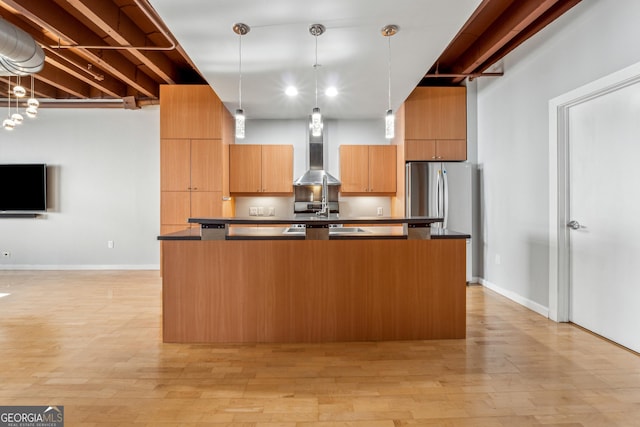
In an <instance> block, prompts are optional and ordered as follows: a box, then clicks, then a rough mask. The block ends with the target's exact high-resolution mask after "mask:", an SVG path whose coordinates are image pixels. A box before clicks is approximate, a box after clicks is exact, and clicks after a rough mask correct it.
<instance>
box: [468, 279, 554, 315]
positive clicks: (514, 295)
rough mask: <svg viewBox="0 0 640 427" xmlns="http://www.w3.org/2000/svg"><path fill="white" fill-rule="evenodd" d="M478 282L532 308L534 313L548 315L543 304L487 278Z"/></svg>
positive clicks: (547, 310)
mask: <svg viewBox="0 0 640 427" xmlns="http://www.w3.org/2000/svg"><path fill="white" fill-rule="evenodd" d="M479 283H480V284H481V285H482V286H484V287H485V288H487V289H491V290H492V291H493V292H495V293H498V294H500V295H502V296H503V297H506V298H509V299H510V300H511V301H513V302H516V303H518V304H520V305H522V306H524V307H527V308H528V309H529V310H533V311H535V312H536V313H538V314H540V315H542V316H544V317H547V318H548V317H549V308H548V307H545V306H543V305H540V304H538V303H537V302H534V301H531V300H530V299H528V298H524V297H523V296H521V295H519V294H517V293H515V292H513V291H510V290H508V289H504V288H501V287H500V286H498V285H496V284H495V283H491V282H489V281H488V280H484V279H482V278H480V279H479Z"/></svg>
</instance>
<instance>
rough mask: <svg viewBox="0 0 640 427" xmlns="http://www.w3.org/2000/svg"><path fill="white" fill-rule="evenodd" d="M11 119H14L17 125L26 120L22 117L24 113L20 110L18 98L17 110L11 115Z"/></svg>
mask: <svg viewBox="0 0 640 427" xmlns="http://www.w3.org/2000/svg"><path fill="white" fill-rule="evenodd" d="M23 89H24V88H23ZM25 93H26V91H25ZM14 94H15V88H14ZM11 120H13V122H14V123H15V124H16V125H21V124H22V121H23V120H24V117H22V114H20V113H19V112H18V98H16V112H15V113H13V114H12V115H11Z"/></svg>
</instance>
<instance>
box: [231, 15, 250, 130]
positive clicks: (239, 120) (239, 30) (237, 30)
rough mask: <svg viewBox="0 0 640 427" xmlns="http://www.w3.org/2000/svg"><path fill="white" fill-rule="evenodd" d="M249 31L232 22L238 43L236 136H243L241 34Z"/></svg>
mask: <svg viewBox="0 0 640 427" xmlns="http://www.w3.org/2000/svg"><path fill="white" fill-rule="evenodd" d="M249 31H251V28H250V27H249V26H248V25H247V24H242V23H237V24H233V32H234V33H236V34H237V35H238V36H239V38H238V45H239V54H238V56H239V61H238V109H237V110H236V138H238V139H243V138H244V119H245V117H244V110H243V109H242V36H244V35H245V34H247V33H248V32H249Z"/></svg>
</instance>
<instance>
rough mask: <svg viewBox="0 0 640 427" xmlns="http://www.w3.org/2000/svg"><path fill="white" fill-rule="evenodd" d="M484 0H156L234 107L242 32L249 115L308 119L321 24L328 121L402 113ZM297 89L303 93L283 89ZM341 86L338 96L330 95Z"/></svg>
mask: <svg viewBox="0 0 640 427" xmlns="http://www.w3.org/2000/svg"><path fill="white" fill-rule="evenodd" d="M480 2H481V0H455V1H451V0H394V1H391V0H315V1H309V0H270V1H264V0H215V1H212V0H188V1H176V0H150V3H151V4H152V6H153V7H154V8H155V9H156V11H157V12H158V13H159V14H160V16H161V17H162V19H163V20H164V22H165V23H166V25H167V26H168V28H169V29H170V30H171V32H172V33H173V35H174V36H175V37H176V38H177V40H178V42H179V43H180V44H181V45H182V47H183V48H184V49H185V51H186V52H187V54H188V55H189V57H190V58H191V59H192V60H193V62H194V63H195V65H196V67H198V69H199V70H200V72H201V73H202V74H203V76H204V77H205V79H206V80H207V81H208V82H209V84H210V85H211V86H212V87H213V89H214V90H215V91H216V93H217V94H218V96H219V97H220V98H221V99H222V101H223V102H224V103H225V105H226V106H227V108H228V109H229V110H230V111H234V110H235V109H236V108H237V107H238V65H239V36H238V35H237V34H235V33H234V32H233V29H232V27H233V24H235V23H237V22H242V23H245V24H247V25H249V26H250V27H251V31H250V32H249V34H247V35H245V36H243V37H242V107H243V109H244V110H245V114H246V116H247V118H248V119H290V118H305V117H307V116H308V115H309V114H310V113H311V109H312V108H313V107H314V106H315V84H314V69H313V64H314V62H315V38H314V37H313V36H312V35H311V34H309V26H310V25H311V24H314V23H319V24H322V25H324V26H325V27H326V32H325V33H324V34H323V35H321V36H319V37H318V39H317V41H318V63H319V64H321V67H320V68H319V69H318V106H319V107H320V109H321V110H322V113H323V115H324V116H325V118H333V119H337V118H340V119H369V118H381V117H383V116H384V113H385V111H386V109H387V103H388V75H387V73H388V39H387V38H386V37H383V36H382V34H381V29H382V27H384V26H385V25H387V24H395V25H398V26H399V27H400V31H399V32H398V33H397V34H396V35H395V36H393V37H392V38H391V79H392V82H391V107H392V108H393V110H394V111H395V110H396V109H397V108H398V107H399V106H400V104H401V103H402V102H403V101H404V99H405V98H406V97H407V96H408V95H409V94H410V93H411V91H412V90H413V88H414V87H415V86H416V85H417V84H418V82H419V81H420V80H421V78H422V76H423V75H424V74H425V73H426V72H427V71H428V69H429V68H430V67H431V65H433V63H434V62H435V61H436V59H437V58H438V57H439V56H440V54H441V53H442V51H443V50H444V49H445V47H446V46H447V45H448V44H449V42H450V41H451V40H452V39H453V37H454V36H455V35H456V34H457V33H458V31H459V30H460V28H461V27H462V25H463V24H464V23H465V22H466V21H467V19H468V18H469V17H470V16H471V14H472V13H473V11H474V10H475V9H476V8H477V7H478V5H479V4H480ZM288 85H295V86H297V87H298V90H299V94H298V96H297V97H295V98H290V97H288V96H286V95H285V94H284V89H285V88H286V87H287V86H288ZM328 85H335V86H336V87H337V88H338V91H339V94H338V96H336V97H334V98H328V97H326V96H325V95H324V88H325V87H326V86H328Z"/></svg>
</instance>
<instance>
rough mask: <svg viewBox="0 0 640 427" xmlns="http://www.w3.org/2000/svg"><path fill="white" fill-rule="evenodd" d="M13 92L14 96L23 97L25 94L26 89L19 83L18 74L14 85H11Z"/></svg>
mask: <svg viewBox="0 0 640 427" xmlns="http://www.w3.org/2000/svg"><path fill="white" fill-rule="evenodd" d="M13 94H14V95H15V97H16V98H24V96H25V95H26V94H27V90H26V89H25V88H24V86H22V85H21V84H20V76H18V78H17V81H16V85H15V86H14V87H13Z"/></svg>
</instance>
